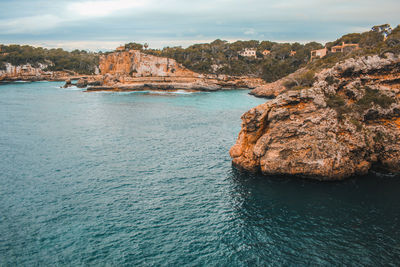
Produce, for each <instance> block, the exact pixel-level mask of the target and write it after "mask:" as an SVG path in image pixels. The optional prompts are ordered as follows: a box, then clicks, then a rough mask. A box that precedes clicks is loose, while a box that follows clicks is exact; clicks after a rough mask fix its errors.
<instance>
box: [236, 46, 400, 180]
mask: <svg viewBox="0 0 400 267" xmlns="http://www.w3.org/2000/svg"><path fill="white" fill-rule="evenodd" d="M230 155H231V157H232V158H233V163H234V164H235V165H237V166H239V167H241V168H244V169H247V170H251V171H261V172H262V173H264V174H289V175H298V176H301V177H306V178H312V179H321V180H340V179H343V178H346V177H349V176H353V175H360V174H365V173H367V172H368V171H369V170H370V169H371V168H373V167H377V168H381V169H384V170H386V171H390V172H399V171H400V58H399V57H398V56H394V55H393V54H386V56H385V57H379V56H370V57H363V58H358V59H349V60H347V61H345V62H343V63H338V64H336V65H335V66H334V67H333V68H331V69H325V70H323V71H321V72H320V73H318V74H317V75H316V79H315V82H314V84H313V86H312V87H311V88H306V89H302V90H292V91H288V92H284V93H282V94H280V95H278V96H277V97H276V98H275V99H274V100H271V101H269V102H266V103H264V104H262V105H259V106H257V107H255V108H253V109H251V110H250V111H248V112H246V113H245V114H244V115H243V116H242V129H241V131H240V133H239V137H238V139H237V142H236V144H235V145H234V146H233V147H232V148H231V150H230Z"/></svg>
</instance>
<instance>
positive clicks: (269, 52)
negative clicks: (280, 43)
mask: <svg viewBox="0 0 400 267" xmlns="http://www.w3.org/2000/svg"><path fill="white" fill-rule="evenodd" d="M262 54H263V56H264V57H266V56H268V55H270V54H271V50H267V49H265V50H264V51H262Z"/></svg>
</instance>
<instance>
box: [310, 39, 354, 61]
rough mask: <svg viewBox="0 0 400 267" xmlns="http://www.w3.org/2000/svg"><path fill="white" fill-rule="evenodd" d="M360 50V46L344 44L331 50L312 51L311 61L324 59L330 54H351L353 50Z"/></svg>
mask: <svg viewBox="0 0 400 267" xmlns="http://www.w3.org/2000/svg"><path fill="white" fill-rule="evenodd" d="M357 49H360V46H359V45H358V44H346V43H344V42H342V44H341V45H335V46H332V47H331V48H330V49H328V48H327V47H324V48H322V49H317V50H312V51H311V57H310V60H311V61H312V60H313V59H314V58H323V57H325V56H326V55H328V54H330V53H349V52H351V51H353V50H357Z"/></svg>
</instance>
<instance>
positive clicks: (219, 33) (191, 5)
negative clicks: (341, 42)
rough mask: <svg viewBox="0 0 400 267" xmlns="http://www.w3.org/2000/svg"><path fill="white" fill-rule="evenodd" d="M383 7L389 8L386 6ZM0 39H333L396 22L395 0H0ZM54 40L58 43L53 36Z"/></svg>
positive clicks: (66, 43) (102, 43)
mask: <svg viewBox="0 0 400 267" xmlns="http://www.w3.org/2000/svg"><path fill="white" fill-rule="evenodd" d="M388 7H390V8H388ZM0 10H3V11H4V10H7V12H0V40H1V42H9V43H15V42H18V43H27V44H32V43H38V42H41V41H42V42H47V43H48V44H50V43H51V45H54V46H58V45H60V46H63V47H66V48H70V47H71V46H73V45H75V46H76V48H79V49H81V47H82V46H84V45H87V48H88V49H95V48H96V44H97V48H98V49H101V50H103V49H104V48H105V47H107V48H114V46H115V45H116V44H117V45H118V44H120V43H124V42H126V41H136V42H148V43H150V44H154V45H155V46H156V47H159V46H161V45H169V46H174V45H183V46H186V45H188V44H192V43H196V42H201V41H209V40H215V39H217V38H219V39H225V40H238V39H244V40H248V39H260V40H272V41H277V40H281V41H296V40H297V41H300V40H303V41H304V40H306V41H307V40H334V39H336V38H338V37H340V35H342V34H345V33H349V32H362V31H365V30H368V29H369V28H370V27H371V26H373V25H376V24H382V23H391V24H392V26H396V25H397V24H396V23H398V14H399V13H400V2H399V1H398V0H381V1H379V2H376V1H374V0H353V1H348V0H347V1H346V0H304V1H298V0H202V1H187V0H113V1H112V0H57V1H54V0H52V1H50V0H35V1H32V0H18V1H16V0H0ZM56 40H57V41H56Z"/></svg>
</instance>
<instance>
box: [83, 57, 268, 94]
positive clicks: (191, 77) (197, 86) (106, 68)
mask: <svg viewBox="0 0 400 267" xmlns="http://www.w3.org/2000/svg"><path fill="white" fill-rule="evenodd" d="M100 71H101V74H102V75H103V76H102V79H101V80H98V81H96V83H97V84H98V85H97V86H90V87H88V91H96V90H143V89H152V90H176V89H186V90H207V91H215V90H222V89H238V88H251V89H253V88H255V87H257V86H260V85H262V84H264V82H263V81H262V80H261V79H259V78H250V77H233V76H227V75H202V74H199V73H196V72H193V71H191V70H188V69H187V68H185V67H184V66H182V65H181V64H179V63H177V62H176V61H175V60H174V59H170V58H164V57H157V56H153V55H147V54H145V53H143V52H140V51H138V50H130V51H122V52H114V53H110V54H108V55H104V56H102V57H101V58H100ZM92 83H93V81H92ZM79 84H88V85H90V82H89V81H85V80H81V81H80V82H79Z"/></svg>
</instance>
